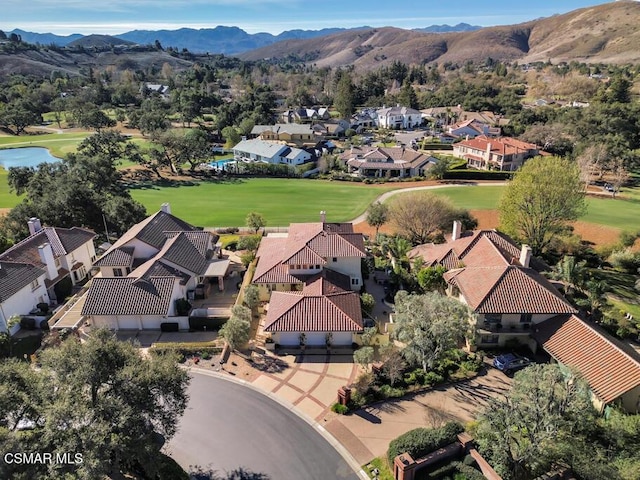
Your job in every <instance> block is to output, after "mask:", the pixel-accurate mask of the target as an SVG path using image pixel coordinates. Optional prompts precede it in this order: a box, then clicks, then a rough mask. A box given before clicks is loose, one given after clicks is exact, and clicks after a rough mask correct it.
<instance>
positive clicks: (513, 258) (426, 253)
mask: <svg viewBox="0 0 640 480" xmlns="http://www.w3.org/2000/svg"><path fill="white" fill-rule="evenodd" d="M407 256H408V257H409V258H416V257H421V258H422V259H423V260H424V262H425V264H427V265H431V266H433V265H437V264H440V265H443V266H445V267H446V268H447V269H452V268H461V267H462V266H465V267H494V266H505V265H518V264H519V261H520V248H519V247H518V246H517V245H516V243H515V242H514V241H513V240H512V239H511V238H510V237H509V236H508V235H505V234H503V233H500V232H497V231H496V230H474V231H471V232H465V233H464V234H463V235H462V237H460V238H459V239H458V240H454V241H449V242H447V243H441V244H433V243H428V244H424V245H418V246H417V247H414V248H413V249H412V250H410V251H409V253H408V254H407ZM530 266H532V267H533V268H535V269H536V270H546V269H547V268H548V266H547V265H546V264H545V263H544V262H542V261H540V260H538V259H536V258H532V259H531V265H530Z"/></svg>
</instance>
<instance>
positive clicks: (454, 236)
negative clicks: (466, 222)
mask: <svg viewBox="0 0 640 480" xmlns="http://www.w3.org/2000/svg"><path fill="white" fill-rule="evenodd" d="M461 235H462V222H461V221H460V220H454V221H453V231H452V232H451V241H453V242H455V241H456V240H458V239H459V238H460V236H461Z"/></svg>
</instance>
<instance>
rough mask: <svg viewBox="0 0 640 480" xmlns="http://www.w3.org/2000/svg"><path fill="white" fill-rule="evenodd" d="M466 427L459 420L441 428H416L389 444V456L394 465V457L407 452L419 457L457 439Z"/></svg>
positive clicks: (390, 462) (391, 463) (416, 457)
mask: <svg viewBox="0 0 640 480" xmlns="http://www.w3.org/2000/svg"><path fill="white" fill-rule="evenodd" d="M463 431H464V428H463V426H462V425H460V424H459V423H458V422H449V423H447V424H445V425H444V426H442V427H440V428H416V429H414V430H410V431H408V432H407V433H405V434H404V435H400V436H399V437H398V438H396V439H395V440H392V441H391V443H390V444H389V450H388V452H387V458H388V460H389V464H390V465H393V459H394V458H396V457H397V456H398V455H400V454H401V453H405V452H407V453H408V454H409V455H411V456H412V457H413V458H415V459H418V458H420V457H423V456H424V455H426V454H428V453H431V452H433V451H434V450H437V449H439V448H442V447H445V446H447V445H449V444H450V443H453V442H455V441H456V440H457V438H458V434H459V433H462V432H463Z"/></svg>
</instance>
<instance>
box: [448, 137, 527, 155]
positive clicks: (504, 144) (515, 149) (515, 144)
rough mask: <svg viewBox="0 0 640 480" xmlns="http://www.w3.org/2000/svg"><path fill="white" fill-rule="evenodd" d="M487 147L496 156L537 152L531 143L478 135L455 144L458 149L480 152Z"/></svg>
mask: <svg viewBox="0 0 640 480" xmlns="http://www.w3.org/2000/svg"><path fill="white" fill-rule="evenodd" d="M489 145H491V153H495V154H498V155H512V154H514V153H522V152H529V151H537V150H538V147H537V146H536V145H534V144H533V143H527V142H523V141H522V140H518V139H516V138H511V137H500V138H489V137H487V136H485V135H480V136H478V137H476V138H472V139H469V140H465V141H463V142H460V143H458V144H457V146H458V147H469V148H472V149H474V150H482V151H483V152H485V151H486V150H487V147H489Z"/></svg>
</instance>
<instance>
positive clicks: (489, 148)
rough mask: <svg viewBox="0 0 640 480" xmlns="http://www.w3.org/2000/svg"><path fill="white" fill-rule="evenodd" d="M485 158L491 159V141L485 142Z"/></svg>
mask: <svg viewBox="0 0 640 480" xmlns="http://www.w3.org/2000/svg"><path fill="white" fill-rule="evenodd" d="M487 160H491V142H488V143H487Z"/></svg>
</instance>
